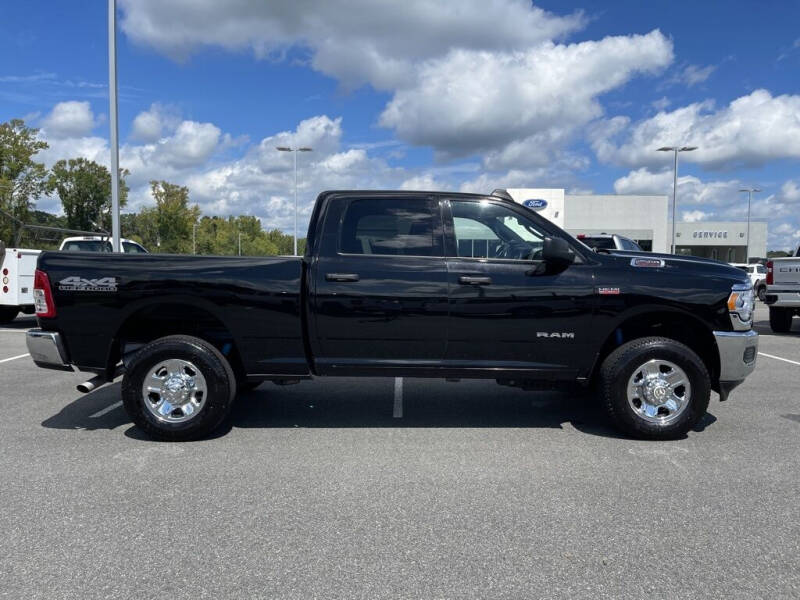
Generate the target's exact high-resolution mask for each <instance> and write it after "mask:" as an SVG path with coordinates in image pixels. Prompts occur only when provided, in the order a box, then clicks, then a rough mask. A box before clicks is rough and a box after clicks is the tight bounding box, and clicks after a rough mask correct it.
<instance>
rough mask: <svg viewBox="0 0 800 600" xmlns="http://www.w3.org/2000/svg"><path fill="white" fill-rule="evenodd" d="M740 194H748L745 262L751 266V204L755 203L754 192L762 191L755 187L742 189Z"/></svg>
mask: <svg viewBox="0 0 800 600" xmlns="http://www.w3.org/2000/svg"><path fill="white" fill-rule="evenodd" d="M739 191H740V192H747V245H746V246H745V251H744V252H745V253H744V262H745V264H750V204H751V203H752V201H753V192H760V191H761V190H760V189H758V188H755V187H749V188H742V189H740V190H739Z"/></svg>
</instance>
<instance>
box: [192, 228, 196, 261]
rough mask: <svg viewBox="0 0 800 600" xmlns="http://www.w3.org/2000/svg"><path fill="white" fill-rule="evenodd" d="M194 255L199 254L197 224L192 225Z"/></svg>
mask: <svg viewBox="0 0 800 600" xmlns="http://www.w3.org/2000/svg"><path fill="white" fill-rule="evenodd" d="M192 254H197V223H192Z"/></svg>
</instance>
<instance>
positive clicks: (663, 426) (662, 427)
mask: <svg viewBox="0 0 800 600" xmlns="http://www.w3.org/2000/svg"><path fill="white" fill-rule="evenodd" d="M600 379H601V382H600V383H601V386H600V388H601V394H602V396H603V401H604V404H605V406H606V409H607V410H608V413H609V415H610V416H611V418H612V420H613V421H614V423H615V424H616V425H617V427H619V428H620V429H621V430H622V431H624V432H625V433H627V434H629V435H632V436H634V437H638V438H643V439H651V440H664V439H674V438H677V437H681V436H683V435H684V434H686V432H687V431H689V429H691V428H692V427H693V426H694V425H695V424H696V423H697V421H698V420H700V418H701V417H702V416H703V415H704V414H705V413H706V410H707V409H708V402H709V398H710V394H711V382H710V379H709V375H708V371H707V369H706V367H705V365H704V364H703V361H702V360H700V357H699V356H697V354H695V353H694V352H693V351H692V350H691V349H690V348H689V347H688V346H685V345H684V344H681V343H680V342H676V341H674V340H671V339H668V338H662V337H647V338H641V339H637V340H633V341H630V342H628V343H626V344H623V345H622V346H620V347H619V348H617V349H616V350H614V352H612V353H611V354H610V355H609V356H608V358H606V360H605V361H604V362H603V366H602V368H601V370H600Z"/></svg>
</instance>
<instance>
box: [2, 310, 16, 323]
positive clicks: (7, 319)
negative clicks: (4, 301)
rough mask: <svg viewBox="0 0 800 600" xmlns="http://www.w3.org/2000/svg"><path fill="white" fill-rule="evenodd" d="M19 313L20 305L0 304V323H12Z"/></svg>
mask: <svg viewBox="0 0 800 600" xmlns="http://www.w3.org/2000/svg"><path fill="white" fill-rule="evenodd" d="M18 314H19V306H0V323H2V324H6V323H11V321H13V320H14V319H16V318H17V315H18Z"/></svg>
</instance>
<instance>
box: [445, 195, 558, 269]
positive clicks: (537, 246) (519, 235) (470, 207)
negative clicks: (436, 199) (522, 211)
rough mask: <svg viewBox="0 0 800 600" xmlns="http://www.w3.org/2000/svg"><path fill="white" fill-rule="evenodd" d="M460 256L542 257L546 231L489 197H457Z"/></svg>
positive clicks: (455, 210)
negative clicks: (468, 198)
mask: <svg viewBox="0 0 800 600" xmlns="http://www.w3.org/2000/svg"><path fill="white" fill-rule="evenodd" d="M451 206H452V211H453V227H454V229H455V236H456V248H457V252H458V256H460V257H467V258H506V259H513V260H538V259H541V256H542V245H543V242H544V233H542V232H541V231H539V230H538V229H537V228H536V226H535V225H534V224H533V222H532V221H530V220H529V219H527V218H525V217H524V216H521V215H518V214H517V213H516V212H514V211H513V210H511V209H510V208H508V207H506V206H503V205H501V204H495V203H493V202H489V201H479V202H471V201H466V200H453V201H452V202H451Z"/></svg>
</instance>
